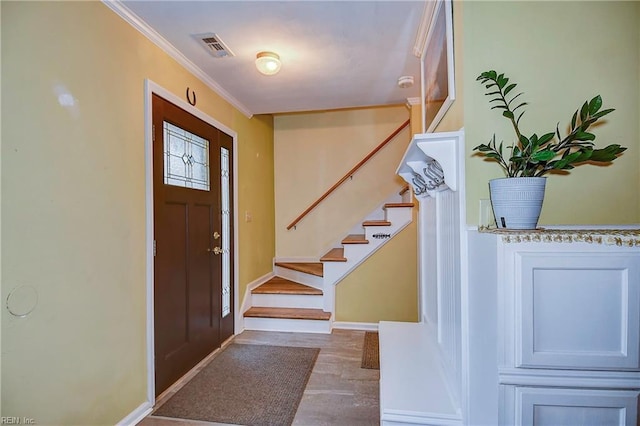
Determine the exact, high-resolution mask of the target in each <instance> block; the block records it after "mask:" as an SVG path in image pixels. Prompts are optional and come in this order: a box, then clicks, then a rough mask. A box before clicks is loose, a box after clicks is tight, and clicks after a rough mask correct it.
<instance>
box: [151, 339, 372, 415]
mask: <svg viewBox="0 0 640 426" xmlns="http://www.w3.org/2000/svg"><path fill="white" fill-rule="evenodd" d="M233 342H234V343H243V344H261V345H277V346H305V347H315V348H320V354H319V355H318V359H317V360H316V364H315V366H314V367H313V371H312V372H311V377H310V378H309V382H308V383H307V387H306V388H305V391H304V394H303V396H302V401H300V405H299V406H298V411H297V413H296V416H295V419H294V421H293V424H294V425H297V426H334V425H335V426H341V425H344V426H347V425H354V426H356V425H378V424H380V396H379V379H380V371H379V370H367V369H363V368H360V363H361V359H362V345H363V343H364V331H354V330H334V331H333V333H332V334H308V333H278V332H270V331H244V332H243V333H241V334H239V335H238V336H236V337H234V338H233ZM214 357H215V355H214V356H213V357H211V359H213V358H214ZM201 367H202V366H201ZM185 382H186V381H185ZM167 399H168V396H167V397H165V398H163V399H162V400H159V401H158V406H160V405H161V404H162V403H163V402H164V401H166V400H167ZM139 425H141V426H205V425H208V426H210V425H217V423H208V422H198V421H193V420H178V419H168V418H160V417H154V416H153V413H151V415H150V416H148V417H147V418H145V419H144V420H143V421H142V422H141V423H139Z"/></svg>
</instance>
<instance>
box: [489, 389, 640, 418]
mask: <svg viewBox="0 0 640 426" xmlns="http://www.w3.org/2000/svg"><path fill="white" fill-rule="evenodd" d="M502 392H503V396H504V398H505V401H506V402H507V404H506V405H505V406H504V411H503V413H502V418H501V419H500V424H501V425H518V426H520V425H522V426H525V425H526V426H532V425H535V426H558V425H563V426H573V425H576V426H577V425H580V426H602V425H608V426H636V425H637V424H638V401H639V395H640V392H639V391H618V390H602V389H598V390H595V389H566V388H535V387H519V386H504V389H502Z"/></svg>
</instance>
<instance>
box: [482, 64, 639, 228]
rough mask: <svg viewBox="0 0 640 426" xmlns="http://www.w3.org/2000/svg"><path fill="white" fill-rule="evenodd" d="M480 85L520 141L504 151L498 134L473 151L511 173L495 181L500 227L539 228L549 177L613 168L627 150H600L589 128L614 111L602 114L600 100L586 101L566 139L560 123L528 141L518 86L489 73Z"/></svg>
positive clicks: (495, 210) (493, 196)
mask: <svg viewBox="0 0 640 426" xmlns="http://www.w3.org/2000/svg"><path fill="white" fill-rule="evenodd" d="M477 81H479V82H480V83H481V84H483V85H484V86H485V88H486V89H487V92H486V93H485V95H487V96H489V97H490V98H491V99H490V100H489V103H490V104H492V107H491V109H496V110H498V111H499V112H501V113H502V116H503V117H505V118H506V119H508V120H509V121H510V122H511V125H512V127H513V130H514V132H515V142H514V143H513V144H511V145H510V146H507V147H505V148H503V142H500V143H499V144H498V143H497V142H496V136H495V134H494V135H493V137H492V138H491V140H490V141H489V143H487V144H480V145H478V146H476V147H475V148H473V150H474V151H476V155H480V156H483V157H485V158H486V159H488V160H490V161H495V162H497V163H498V165H499V166H500V167H501V168H502V169H503V171H504V172H505V175H506V177H505V178H499V179H493V180H491V181H490V182H489V190H490V193H491V204H492V206H493V213H494V216H495V218H496V225H497V226H498V228H510V229H535V228H536V225H537V222H538V217H539V216H540V211H541V209H542V201H543V198H544V189H545V185H546V177H544V175H546V174H548V173H558V172H561V173H562V172H563V171H564V173H566V170H570V169H573V168H574V167H576V166H580V165H583V164H589V163H609V162H611V161H613V160H615V159H616V158H617V157H618V156H619V155H620V154H621V153H622V152H623V151H625V150H626V149H627V148H625V147H622V146H620V145H618V144H612V145H609V146H607V147H605V148H601V149H596V148H595V147H594V145H595V144H594V140H595V138H596V136H595V135H594V134H593V133H590V132H589V128H590V127H591V126H592V125H593V124H595V123H596V122H597V121H598V120H600V119H601V118H602V117H604V116H606V115H607V114H609V113H611V112H613V111H614V110H613V109H601V108H602V98H601V97H600V95H597V96H595V97H594V98H592V99H591V100H589V101H586V102H585V103H584V104H583V105H582V107H581V108H580V109H578V110H576V112H575V113H574V114H573V117H572V118H571V128H570V130H569V132H568V133H567V135H566V136H564V137H562V136H561V134H560V128H559V124H558V125H556V130H555V132H549V133H544V134H542V135H538V134H537V133H533V134H531V136H526V135H525V134H523V132H522V130H521V129H520V119H521V118H522V116H523V114H524V113H525V106H526V105H528V104H527V102H524V101H523V100H522V99H521V95H522V92H519V93H518V92H517V91H515V90H514V89H515V88H516V84H515V83H509V79H508V78H507V77H505V75H504V74H498V73H497V72H496V71H493V70H492V71H486V72H483V73H482V74H480V76H478V78H477Z"/></svg>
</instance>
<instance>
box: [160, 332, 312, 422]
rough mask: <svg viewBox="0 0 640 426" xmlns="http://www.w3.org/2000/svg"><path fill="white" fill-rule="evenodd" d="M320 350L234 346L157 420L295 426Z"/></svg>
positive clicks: (167, 405)
mask: <svg viewBox="0 0 640 426" xmlns="http://www.w3.org/2000/svg"><path fill="white" fill-rule="evenodd" d="M319 352H320V349H318V348H294V347H285V346H266V345H240V344H231V345H229V346H228V347H227V348H225V349H224V350H223V351H222V352H221V353H220V354H219V355H218V356H216V357H215V358H214V359H213V360H212V361H211V362H210V363H209V364H208V365H207V366H206V367H204V368H203V369H202V370H201V371H200V372H199V373H198V374H196V376H194V378H193V379H191V380H190V381H189V382H188V383H187V384H186V385H184V386H183V387H182V388H181V389H180V390H179V391H178V392H176V394H175V395H174V396H172V397H171V398H170V399H169V400H168V401H167V402H166V403H164V404H163V405H162V406H161V407H160V408H159V409H158V410H157V411H155V412H154V413H153V414H152V415H153V416H160V417H173V418H179V419H191V420H204V421H208V422H218V423H231V424H236V425H273V426H275V425H291V423H292V422H293V418H294V417H295V415H296V410H297V409H298V405H299V404H300V400H301V399H302V394H303V392H304V388H305V386H306V385H307V381H308V380H309V376H310V375H311V370H312V369H313V365H314V364H315V362H316V358H317V357H318V353H319Z"/></svg>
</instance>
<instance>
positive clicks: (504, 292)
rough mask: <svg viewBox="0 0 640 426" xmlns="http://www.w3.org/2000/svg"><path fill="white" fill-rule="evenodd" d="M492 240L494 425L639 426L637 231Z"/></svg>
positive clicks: (514, 235) (521, 234) (639, 267)
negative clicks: (495, 326)
mask: <svg viewBox="0 0 640 426" xmlns="http://www.w3.org/2000/svg"><path fill="white" fill-rule="evenodd" d="M594 236H595V237H596V238H595V239H594V238H593V237H594ZM494 237H495V238H496V239H497V241H495V245H493V247H495V248H496V257H495V260H496V268H497V274H496V279H497V298H498V301H497V309H498V334H497V345H498V352H497V364H498V384H499V404H498V407H499V423H500V424H502V425H513V424H515V425H553V426H556V425H566V426H569V425H637V424H638V421H639V418H638V403H639V394H640V392H639V391H640V355H639V352H640V331H639V328H640V244H638V239H639V238H640V234H639V233H638V231H632V230H630V231H626V232H625V231H614V230H591V231H589V230H579V231H578V230H576V231H571V230H566V229H565V230H557V229H556V230H544V231H533V232H529V233H527V232H526V231H524V232H519V233H508V232H499V231H496V232H495V235H494ZM616 243H617V244H616Z"/></svg>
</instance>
